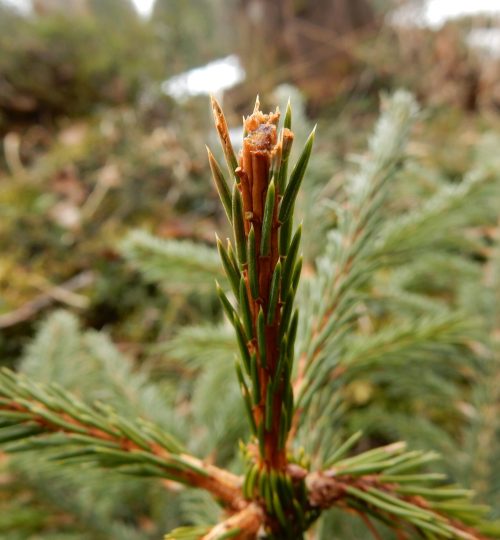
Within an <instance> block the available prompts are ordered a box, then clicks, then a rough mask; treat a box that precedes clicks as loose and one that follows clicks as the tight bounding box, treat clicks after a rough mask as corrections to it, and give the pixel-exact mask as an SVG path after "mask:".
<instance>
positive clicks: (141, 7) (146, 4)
mask: <svg viewBox="0 0 500 540" xmlns="http://www.w3.org/2000/svg"><path fill="white" fill-rule="evenodd" d="M132 2H133V3H134V6H135V9H136V10H137V13H139V15H141V16H142V17H149V16H150V15H151V12H152V11H153V6H154V4H155V0H132Z"/></svg>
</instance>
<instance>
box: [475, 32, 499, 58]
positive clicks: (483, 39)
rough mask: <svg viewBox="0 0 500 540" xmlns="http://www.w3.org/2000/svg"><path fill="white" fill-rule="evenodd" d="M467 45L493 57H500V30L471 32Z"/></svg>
mask: <svg viewBox="0 0 500 540" xmlns="http://www.w3.org/2000/svg"><path fill="white" fill-rule="evenodd" d="M467 43H469V45H470V46H471V47H474V48H476V49H481V50H482V51H484V52H486V53H487V54H489V55H491V56H496V57H497V58H499V57H500V29H498V28H475V29H474V30H471V31H470V32H469V35H468V36H467Z"/></svg>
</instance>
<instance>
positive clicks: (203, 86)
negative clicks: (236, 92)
mask: <svg viewBox="0 0 500 540" xmlns="http://www.w3.org/2000/svg"><path fill="white" fill-rule="evenodd" d="M244 78H245V70H244V69H243V67H242V66H241V63H240V60H239V58H238V57H237V56H236V55H235V54H232V55H230V56H226V57H225V58H220V59H218V60H214V61H213V62H209V63H208V64H206V65H205V66H203V67H198V68H194V69H190V70H189V71H186V72H184V73H181V74H180V75H176V76H175V77H171V78H170V79H167V80H166V81H165V82H163V84H162V85H161V87H162V90H163V91H164V92H165V93H166V94H167V95H169V96H171V97H173V98H175V99H179V100H182V99H184V98H187V97H189V96H196V95H200V94H213V95H215V96H216V97H218V96H221V95H222V93H223V92H224V90H227V89H228V88H231V87H233V86H234V85H236V84H238V83H240V82H241V81H243V80H244Z"/></svg>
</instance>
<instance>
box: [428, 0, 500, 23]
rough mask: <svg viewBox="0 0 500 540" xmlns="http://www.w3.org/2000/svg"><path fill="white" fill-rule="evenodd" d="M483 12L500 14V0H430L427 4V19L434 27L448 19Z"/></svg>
mask: <svg viewBox="0 0 500 540" xmlns="http://www.w3.org/2000/svg"><path fill="white" fill-rule="evenodd" d="M482 13H484V14H500V0H451V1H450V0H428V1H427V3H426V6H425V20H426V22H427V24H428V25H429V26H431V27H433V28H434V27H439V26H441V25H442V24H444V23H445V22H446V21H447V20H448V19H454V18H457V17H464V16H466V15H479V14H482Z"/></svg>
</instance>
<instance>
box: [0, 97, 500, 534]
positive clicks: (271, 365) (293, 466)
mask: <svg viewBox="0 0 500 540" xmlns="http://www.w3.org/2000/svg"><path fill="white" fill-rule="evenodd" d="M212 106H213V112H214V117H215V124H216V128H217V132H218V134H219V138H220V141H221V144H222V149H223V152H224V156H225V160H226V163H227V169H228V172H227V174H225V173H224V172H223V171H222V169H221V167H220V166H219V164H218V163H217V161H216V159H215V157H214V156H213V154H212V153H211V152H210V150H208V156H209V163H210V168H211V171H212V175H213V178H214V181H215V184H216V187H217V190H218V192H219V195H220V199H221V202H222V205H223V207H224V210H225V212H226V214H227V217H228V220H229V222H230V225H231V228H232V231H233V239H232V241H231V240H227V242H222V241H221V240H219V239H218V240H217V245H218V251H219V255H220V258H221V264H222V267H223V270H224V272H225V276H226V278H227V279H226V280H225V283H227V284H228V286H229V288H230V292H231V295H230V296H231V299H230V298H229V297H228V296H227V295H226V292H225V291H224V290H223V289H222V288H221V287H220V286H219V285H217V292H218V295H219V297H220V300H221V303H222V306H223V308H224V311H225V313H226V316H227V318H228V319H229V321H230V323H231V324H232V326H233V328H234V334H235V337H236V341H237V343H238V349H239V355H238V357H237V359H236V363H235V371H236V377H237V379H238V382H239V387H240V390H241V398H242V400H243V403H244V407H245V410H246V413H247V417H248V418H247V419H248V424H249V426H250V438H249V440H247V441H244V442H241V444H240V453H241V458H242V460H243V461H244V463H245V466H244V469H245V472H244V474H242V475H238V474H235V473H233V472H231V471H230V470H226V469H223V468H220V467H218V466H216V465H213V464H211V462H210V460H209V459H200V458H198V457H196V456H195V455H194V454H191V453H190V452H189V451H188V450H187V448H186V447H185V445H184V444H182V443H181V442H179V441H178V440H177V438H176V437H175V436H174V435H173V434H172V433H170V432H169V431H168V429H166V428H165V427H164V425H160V424H159V423H154V422H152V421H150V420H145V419H144V418H137V419H136V418H129V417H126V416H124V415H123V414H120V413H118V412H116V411H115V410H113V409H111V408H110V407H109V406H108V405H104V404H100V403H95V404H93V405H89V404H87V403H85V402H83V401H80V400H79V399H77V398H76V397H75V396H74V395H72V394H71V393H69V392H68V391H66V390H64V389H62V388H61V387H60V386H58V385H56V384H53V383H46V384H40V383H36V382H33V381H32V380H30V379H29V378H28V377H26V376H25V375H23V374H17V373H14V372H12V371H9V370H7V369H4V370H3V371H2V373H1V375H0V442H1V444H2V447H3V449H4V450H5V451H6V452H10V453H16V452H23V451H28V452H29V451H33V450H35V451H37V452H39V453H41V454H43V453H44V452H46V453H47V455H49V454H50V456H51V459H52V460H54V459H55V460H57V461H58V462H60V463H68V464H74V465H76V464H81V463H92V464H96V465H100V466H102V467H107V468H112V469H116V470H118V471H121V472H123V473H125V474H128V475H133V476H139V477H141V478H145V477H157V478H159V479H163V481H164V483H165V484H166V485H167V486H169V487H170V486H172V485H176V484H183V485H185V486H187V487H189V488H197V489H201V490H204V491H205V492H207V493H209V494H210V495H211V496H212V497H213V498H214V500H215V501H216V502H217V503H218V504H219V505H220V506H221V508H222V509H223V511H224V516H225V517H224V519H223V520H221V521H220V522H219V523H207V524H205V525H200V526H191V527H182V528H178V529H175V530H173V531H171V532H170V533H168V534H167V535H166V537H165V539H166V540H182V539H184V540H190V539H191V540H196V539H204V540H216V539H219V540H222V539H226V538H233V539H240V540H251V539H259V538H260V539H267V540H271V539H274V540H292V539H293V540H296V539H301V538H305V537H306V534H307V531H309V530H310V529H311V528H312V527H313V526H314V524H315V522H316V521H317V519H318V518H319V517H320V516H321V515H322V514H323V513H324V512H327V511H328V510H329V509H332V508H337V509H340V510H342V511H344V512H347V513H350V514H352V515H354V516H358V517H359V518H360V520H361V522H362V523H364V525H365V527H366V529H365V531H366V537H368V536H370V535H372V536H373V537H374V538H375V539H377V538H382V535H383V534H384V535H385V534H386V533H388V534H389V535H390V536H389V537H396V538H399V539H413V538H424V539H442V538H452V539H453V538H455V539H463V540H487V539H493V538H497V537H498V535H499V534H500V528H499V526H498V524H494V523H488V522H487V521H486V520H484V515H485V513H487V511H488V510H487V509H486V508H485V507H483V506H478V505H475V504H474V503H472V502H471V500H470V499H471V496H472V494H471V492H470V491H468V490H466V489H462V488H460V487H458V486H456V485H448V484H446V483H445V482H444V480H443V475H441V474H438V473H432V472H428V471H426V470H423V469H422V467H423V466H424V465H426V464H427V463H429V462H431V461H432V460H434V459H435V454H434V453H432V452H425V451H408V450H407V449H406V446H405V444H404V443H393V444H390V445H388V446H383V447H380V448H371V449H369V450H367V451H365V452H361V453H357V454H355V453H354V452H353V449H354V448H355V447H356V443H357V441H358V440H359V439H360V434H359V433H354V434H351V435H350V436H349V437H347V438H346V439H345V440H343V441H340V442H339V441H338V437H336V436H335V434H334V433H333V432H332V430H333V428H334V426H335V421H334V417H335V416H336V415H337V414H338V410H339V408H338V392H336V391H335V393H334V392H333V390H334V389H335V390H337V389H338V388H337V387H338V384H339V381H341V380H342V379H341V376H342V373H343V372H344V371H345V369H346V366H345V365H344V366H343V365H342V363H339V361H338V354H339V351H342V354H345V355H346V358H349V351H348V350H343V349H342V344H343V339H344V336H345V335H346V333H347V332H348V331H349V330H350V329H351V328H352V325H353V321H354V320H355V318H356V311H355V310H356V305H357V304H356V296H355V295H354V294H352V291H353V290H354V289H355V288H356V287H360V286H361V285H362V284H364V283H366V282H367V281H368V280H369V278H370V275H371V272H372V271H373V268H374V265H376V264H377V257H379V258H380V257H381V255H380V254H383V255H387V250H386V251H385V252H384V241H385V243H386V245H389V244H390V241H391V238H392V237H391V233H390V231H389V234H386V236H385V237H381V236H380V224H381V221H382V215H381V213H382V209H383V204H384V202H385V200H386V197H387V192H388V187H387V186H388V185H389V180H390V179H391V177H392V176H393V174H394V172H395V170H396V169H397V168H398V166H399V163H400V159H401V152H402V148H403V145H404V142H405V139H406V136H407V133H408V130H409V127H410V125H411V121H412V119H413V117H414V116H415V114H416V106H415V103H414V101H413V99H412V97H411V96H410V95H408V94H406V93H404V92H398V93H396V94H395V95H394V96H393V97H392V99H391V100H389V102H388V103H387V104H386V111H385V113H384V115H383V116H382V118H381V120H380V121H379V123H378V125H377V129H376V132H375V136H374V138H373V139H372V142H371V148H370V150H371V154H372V156H371V158H370V159H367V160H365V161H363V162H362V164H361V168H360V171H359V174H358V175H357V176H356V177H355V178H354V182H353V184H352V190H351V192H350V193H349V197H348V200H347V202H346V204H344V205H343V206H342V208H340V207H339V208H337V214H338V224H337V231H338V234H337V237H336V238H337V242H335V241H333V242H331V243H329V246H330V247H329V251H328V252H327V253H326V254H325V256H324V257H323V259H322V260H321V261H320V262H319V264H318V269H317V275H316V277H315V279H313V280H309V282H308V283H307V286H306V287H305V289H303V291H302V294H303V295H304V294H305V295H306V297H305V298H306V300H302V301H301V303H300V304H299V305H300V306H301V309H300V312H299V309H298V308H296V307H295V306H294V301H295V298H296V295H297V292H298V285H299V280H300V277H301V269H302V259H301V256H300V239H301V227H300V226H296V225H295V224H294V220H293V217H294V208H295V203H296V199H297V194H298V192H299V189H300V186H301V183H302V180H303V178H304V175H305V173H306V168H307V165H308V162H309V158H310V156H311V152H312V146H313V141H314V131H313V132H312V133H311V135H310V136H309V138H308V139H307V142H306V144H305V147H304V149H303V150H302V152H301V153H300V156H299V158H298V160H297V162H296V163H295V165H294V166H293V167H289V165H288V161H289V156H290V151H291V147H292V144H293V139H294V135H293V132H292V115H291V108H290V107H288V108H287V110H286V113H285V117H284V121H283V126H282V128H281V129H280V128H279V120H280V114H279V112H278V111H276V112H274V113H270V114H263V113H262V112H261V111H260V109H259V102H258V100H257V103H256V106H255V109H254V111H253V113H252V114H251V115H250V116H249V117H247V118H246V119H245V120H244V139H243V146H242V150H241V152H240V154H239V155H238V156H236V154H235V152H234V151H233V147H232V145H231V141H230V138H229V132H228V128H227V124H226V121H225V119H224V115H223V113H222V110H221V108H220V107H219V105H218V103H217V102H216V101H215V100H213V101H212ZM478 181H479V180H474V179H471V180H470V182H469V183H470V184H471V185H474V182H478ZM450 198H451V196H450ZM409 226H410V227H414V226H415V223H414V222H412V223H409ZM398 232H399V231H392V233H393V236H394V235H395V236H394V237H395V238H396V239H397V234H398ZM396 244H397V248H398V249H399V248H400V244H399V243H398V242H396ZM396 244H395V245H396ZM385 247H386V246H385ZM188 256H189V254H188ZM450 321H451V319H446V320H444V319H440V324H441V326H443V325H445V330H446V331H447V332H448V331H449V328H450V325H451V324H452V322H450ZM446 325H448V326H446ZM422 327H424V325H422ZM425 328H426V330H427V331H429V330H428V328H429V327H428V326H427V327H425ZM433 328H434V327H433ZM434 329H435V328H434ZM435 331H436V332H437V330H435ZM414 332H415V333H418V332H419V329H418V328H417V329H414ZM421 333H423V330H422V331H421ZM406 336H407V335H406ZM417 337H418V336H417ZM405 339H406V340H407V341H408V337H406V338H405ZM296 341H297V345H296ZM415 342H418V339H417V338H415ZM101 345H102V344H101ZM105 348H106V347H105ZM111 352H112V351H111V349H109V353H110V354H111ZM296 355H297V357H296ZM126 376H127V377H130V374H128V375H126ZM141 384H142V383H141ZM333 396H334V397H333ZM221 399H224V397H223V396H222V398H221ZM173 414H174V413H173V412H172V415H173ZM144 416H145V415H144ZM172 423H173V421H172ZM313 426H314V428H313ZM318 426H319V427H318ZM318 441H319V443H318ZM314 448H321V451H320V452H314V451H313V449H314ZM308 449H310V451H309V450H308ZM54 450H55V451H56V452H55V454H54ZM375 523H381V524H382V526H383V530H384V531H385V532H384V533H381V532H380V529H379V528H378V526H376V525H375ZM323 528H324V526H323ZM328 537H329V538H335V537H336V531H335V530H331V531H329V532H328ZM384 537H385V536H384ZM322 538H325V535H324V532H323V531H322Z"/></svg>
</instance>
